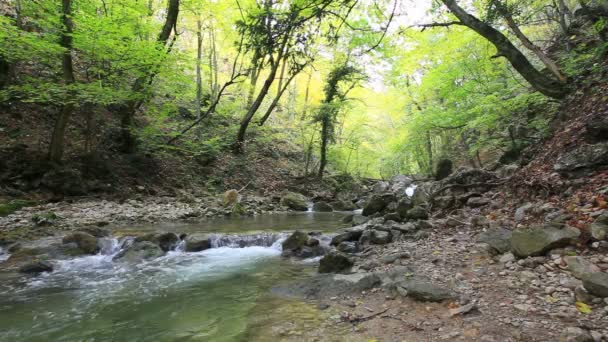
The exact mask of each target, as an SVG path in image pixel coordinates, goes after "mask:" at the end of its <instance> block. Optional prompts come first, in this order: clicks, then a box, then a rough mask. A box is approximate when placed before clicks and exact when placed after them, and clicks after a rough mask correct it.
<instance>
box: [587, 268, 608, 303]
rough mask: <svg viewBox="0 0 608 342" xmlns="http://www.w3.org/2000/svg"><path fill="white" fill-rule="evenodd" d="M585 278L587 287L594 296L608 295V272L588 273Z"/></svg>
mask: <svg viewBox="0 0 608 342" xmlns="http://www.w3.org/2000/svg"><path fill="white" fill-rule="evenodd" d="M582 280H583V286H584V287H585V289H586V290H587V291H588V292H589V293H591V294H592V295H594V296H597V297H604V298H605V297H608V273H604V272H597V273H591V274H587V275H586V276H585V278H584V279H582Z"/></svg>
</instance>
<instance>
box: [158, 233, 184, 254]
mask: <svg viewBox="0 0 608 342" xmlns="http://www.w3.org/2000/svg"><path fill="white" fill-rule="evenodd" d="M156 240H157V242H158V246H159V247H160V249H162V250H163V251H164V252H168V251H172V250H174V249H175V247H177V245H178V244H179V237H178V236H177V235H176V234H175V233H163V234H160V235H159V236H158V237H157V238H156Z"/></svg>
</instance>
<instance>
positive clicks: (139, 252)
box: [114, 241, 165, 263]
mask: <svg viewBox="0 0 608 342" xmlns="http://www.w3.org/2000/svg"><path fill="white" fill-rule="evenodd" d="M164 254H165V253H164V252H163V250H162V249H160V247H159V246H158V245H157V244H155V243H153V242H150V241H135V242H133V244H132V245H131V246H129V247H127V248H125V249H123V250H122V251H121V252H120V253H118V254H117V255H116V256H114V260H120V261H126V262H132V263H137V262H142V261H145V260H150V259H155V258H158V257H161V256H163V255H164Z"/></svg>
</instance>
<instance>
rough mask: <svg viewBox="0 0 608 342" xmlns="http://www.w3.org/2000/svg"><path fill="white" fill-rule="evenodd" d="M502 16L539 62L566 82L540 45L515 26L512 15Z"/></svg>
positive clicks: (562, 81) (561, 80)
mask: <svg viewBox="0 0 608 342" xmlns="http://www.w3.org/2000/svg"><path fill="white" fill-rule="evenodd" d="M503 16H504V17H505V20H506V21H507V25H508V26H509V28H510V29H511V31H513V33H515V36H516V37H517V39H519V40H520V41H521V43H522V44H523V45H524V46H525V47H526V48H527V49H528V50H530V51H532V52H533V53H534V54H535V55H536V57H538V59H540V60H541V62H543V64H544V65H545V66H546V67H547V69H549V71H551V73H553V75H554V76H555V77H557V79H558V80H559V81H560V82H561V83H564V84H565V83H566V82H567V78H566V76H564V74H562V72H561V70H560V69H559V67H558V66H557V64H556V63H555V62H554V61H553V60H552V59H551V58H549V56H547V55H546V54H545V53H544V52H543V50H541V48H540V47H538V46H536V45H535V44H534V43H532V41H531V40H530V39H528V37H526V35H525V34H524V33H523V32H521V30H520V29H519V26H517V24H516V23H515V20H513V17H512V16H511V14H509V13H505V14H504V15H503Z"/></svg>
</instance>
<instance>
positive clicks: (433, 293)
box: [397, 277, 454, 302]
mask: <svg viewBox="0 0 608 342" xmlns="http://www.w3.org/2000/svg"><path fill="white" fill-rule="evenodd" d="M397 286H399V287H402V288H404V289H405V290H407V296H408V297H411V298H414V299H416V300H419V301H423V302H441V301H443V300H446V299H453V298H454V295H453V294H452V292H451V291H450V290H448V289H446V288H444V287H441V286H437V285H435V284H433V283H431V282H430V281H429V280H428V279H425V278H421V277H412V278H410V279H407V280H405V281H402V282H400V283H399V284H397Z"/></svg>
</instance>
